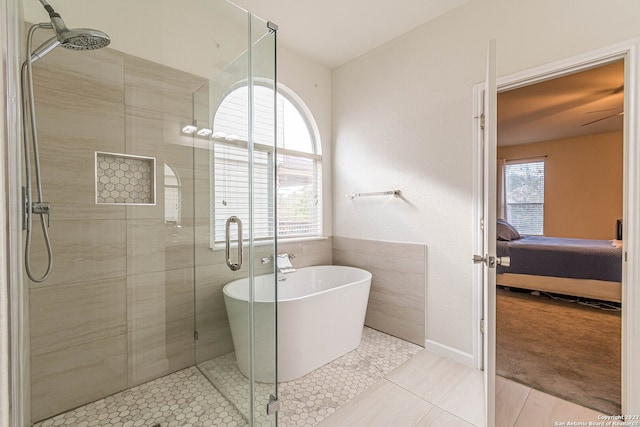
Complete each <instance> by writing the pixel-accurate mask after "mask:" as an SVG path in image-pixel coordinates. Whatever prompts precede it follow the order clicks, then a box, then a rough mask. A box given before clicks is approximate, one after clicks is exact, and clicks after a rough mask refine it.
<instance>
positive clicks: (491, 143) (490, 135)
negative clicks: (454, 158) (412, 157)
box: [481, 40, 498, 427]
mask: <svg viewBox="0 0 640 427" xmlns="http://www.w3.org/2000/svg"><path fill="white" fill-rule="evenodd" d="M497 104H498V94H497V86H496V41H495V40H490V41H489V46H488V48H487V70H486V80H485V90H484V109H483V118H482V120H481V121H482V123H483V151H482V152H483V163H484V167H483V171H484V172H483V181H484V182H483V194H484V197H483V208H484V213H483V218H484V235H483V255H482V257H483V258H484V260H483V261H484V262H483V263H482V264H483V276H484V280H483V284H484V286H483V294H484V295H483V300H484V303H483V318H484V325H483V326H484V328H483V330H484V337H483V340H484V342H483V347H484V355H483V356H484V389H485V390H484V396H485V414H486V419H487V427H494V426H495V384H496V377H495V374H496V269H495V266H496V260H497V257H496V159H497V145H498V144H497V128H498V126H497V120H496V117H497Z"/></svg>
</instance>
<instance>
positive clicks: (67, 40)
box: [51, 14, 111, 50]
mask: <svg viewBox="0 0 640 427" xmlns="http://www.w3.org/2000/svg"><path fill="white" fill-rule="evenodd" d="M56 15H57V14H56ZM51 24H52V25H53V30H54V31H55V32H56V38H57V40H58V41H59V42H60V45H61V46H62V47H64V48H66V49H72V50H94V49H100V48H103V47H105V46H108V45H109V43H111V39H110V38H109V36H108V35H107V34H105V33H103V32H102V31H98V30H93V29H91V28H76V29H71V30H70V29H68V28H67V26H66V25H65V24H64V21H63V20H62V18H60V16H52V17H51Z"/></svg>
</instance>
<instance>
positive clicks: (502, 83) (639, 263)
mask: <svg viewBox="0 0 640 427" xmlns="http://www.w3.org/2000/svg"><path fill="white" fill-rule="evenodd" d="M639 52H640V38H636V39H632V40H628V41H624V42H621V43H618V44H614V45H611V46H607V47H604V48H601V49H597V50H594V51H590V52H587V53H584V54H581V55H576V56H572V57H569V58H565V59H562V60H559V61H555V62H552V63H549V64H545V65H542V66H538V67H534V68H530V69H527V70H524V71H521V72H517V73H513V74H509V75H506V76H503V77H498V81H497V89H498V93H500V92H504V91H507V90H511V89H516V88H519V87H523V86H528V85H531V84H534V83H538V82H541V81H544V80H549V79H552V78H556V77H561V76H563V75H567V74H570V73H573V72H577V71H581V70H585V69H588V68H593V67H596V66H599V65H604V64H606V63H609V62H612V61H615V60H619V59H624V61H625V62H624V111H625V115H624V125H623V134H624V142H623V144H624V145H623V147H624V148H623V164H624V165H623V169H624V172H623V215H622V216H623V219H624V224H625V227H624V230H623V241H624V242H625V243H624V257H623V258H624V260H623V266H622V300H623V305H622V373H621V375H622V378H621V379H622V413H623V414H638V413H640V365H638V364H637V363H636V364H635V365H634V364H633V360H634V357H635V358H637V355H638V354H640V253H639V250H640V135H639V132H640V118H639V117H638V113H639V112H638V108H639V107H640V87H639V85H638V84H639V81H638V77H637V73H638V72H639V71H640V54H639ZM484 86H485V84H484V83H479V84H477V85H475V86H474V87H473V101H474V118H473V120H474V132H473V177H474V183H473V224H474V232H473V250H474V253H482V233H483V232H482V230H481V228H480V224H481V221H482V206H483V194H482V182H483V168H482V139H481V138H482V131H481V130H480V126H478V125H477V122H478V119H477V117H478V116H479V115H480V112H481V110H480V108H481V106H482V102H483V101H482V100H483V92H484ZM494 209H495V207H494ZM478 251H480V252H478ZM477 270H478V269H476V270H475V271H474V272H473V274H472V285H473V286H472V289H473V294H472V298H473V313H474V314H475V315H474V318H473V324H472V326H473V337H474V338H473V353H474V354H473V356H474V364H475V366H476V367H477V368H478V369H482V368H483V366H484V362H483V360H482V359H483V357H482V353H483V344H482V342H483V334H482V333H481V332H480V322H481V320H482V316H483V311H482V306H483V296H482V289H483V288H482V286H483V282H482V280H483V279H482V274H481V273H479V272H478V271H477ZM485 324H487V325H488V326H489V325H492V322H487V321H486V320H485ZM492 332H493V333H494V334H495V330H493V331H492ZM489 351H492V352H493V354H494V356H495V348H493V349H491V348H490V349H489ZM612 415H613V414H612ZM616 415H617V414H616ZM489 427H491V426H489Z"/></svg>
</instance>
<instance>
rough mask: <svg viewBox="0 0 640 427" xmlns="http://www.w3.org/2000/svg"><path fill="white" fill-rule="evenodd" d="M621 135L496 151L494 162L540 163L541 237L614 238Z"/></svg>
mask: <svg viewBox="0 0 640 427" xmlns="http://www.w3.org/2000/svg"><path fill="white" fill-rule="evenodd" d="M622 149H623V136H622V132H611V133H603V134H599V135H590V136H585V137H578V138H568V139H561V140H554V141H544V142H537V143H533V144H522V145H512V146H508V147H498V158H504V159H507V160H509V159H521V158H527V157H539V156H547V158H546V159H545V182H544V184H545V188H544V191H545V195H544V198H545V204H544V234H545V235H546V236H554V237H574V238H579V239H603V240H606V239H615V238H616V220H617V219H620V218H622V160H623V156H622Z"/></svg>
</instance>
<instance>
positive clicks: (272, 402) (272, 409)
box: [267, 394, 280, 415]
mask: <svg viewBox="0 0 640 427" xmlns="http://www.w3.org/2000/svg"><path fill="white" fill-rule="evenodd" d="M279 410H280V401H279V400H278V398H277V397H275V396H274V395H273V394H272V395H271V396H269V403H267V415H272V414H275V413H276V412H278V411H279Z"/></svg>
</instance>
